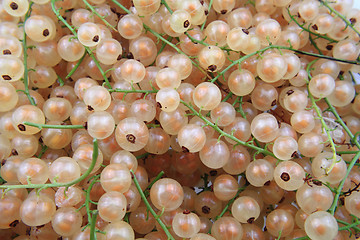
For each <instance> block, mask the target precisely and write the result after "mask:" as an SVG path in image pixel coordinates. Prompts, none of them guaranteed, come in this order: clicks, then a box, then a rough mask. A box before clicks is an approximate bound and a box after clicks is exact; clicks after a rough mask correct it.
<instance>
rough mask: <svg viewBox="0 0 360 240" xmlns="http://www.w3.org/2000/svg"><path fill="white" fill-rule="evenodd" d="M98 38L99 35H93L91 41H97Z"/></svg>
mask: <svg viewBox="0 0 360 240" xmlns="http://www.w3.org/2000/svg"><path fill="white" fill-rule="evenodd" d="M99 39H100V37H99V35H95V36H94V37H93V39H92V40H93V42H98V41H99Z"/></svg>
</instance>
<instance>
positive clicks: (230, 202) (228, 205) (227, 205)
mask: <svg viewBox="0 0 360 240" xmlns="http://www.w3.org/2000/svg"><path fill="white" fill-rule="evenodd" d="M246 187H247V186H244V187H241V188H239V190H238V191H237V193H236V195H235V196H234V197H233V198H232V199H230V200H229V201H228V203H227V204H226V206H225V207H224V209H223V210H222V211H221V213H220V214H219V215H218V216H216V218H215V219H216V220H217V219H219V218H221V217H222V216H224V214H225V213H226V211H227V210H228V209H229V207H230V205H231V204H233V202H234V201H235V199H236V198H237V197H238V196H239V195H240V193H241V192H242V191H244V190H245V189H246Z"/></svg>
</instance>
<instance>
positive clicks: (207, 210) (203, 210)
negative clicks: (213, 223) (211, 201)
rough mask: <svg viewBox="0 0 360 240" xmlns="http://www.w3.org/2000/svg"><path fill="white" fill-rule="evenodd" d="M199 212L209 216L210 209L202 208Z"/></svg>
mask: <svg viewBox="0 0 360 240" xmlns="http://www.w3.org/2000/svg"><path fill="white" fill-rule="evenodd" d="M201 211H202V212H203V213H205V214H209V213H210V208H209V207H208V206H203V207H202V208H201Z"/></svg>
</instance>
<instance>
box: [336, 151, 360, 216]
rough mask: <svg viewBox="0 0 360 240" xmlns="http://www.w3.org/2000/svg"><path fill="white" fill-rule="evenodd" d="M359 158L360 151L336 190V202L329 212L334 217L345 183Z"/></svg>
mask: <svg viewBox="0 0 360 240" xmlns="http://www.w3.org/2000/svg"><path fill="white" fill-rule="evenodd" d="M359 157H360V151H359V152H358V153H357V154H356V155H355V157H354V158H353V159H352V160H351V162H350V164H349V166H348V168H347V171H346V175H345V177H344V178H343V180H341V182H340V184H339V186H338V187H337V188H336V194H335V197H334V201H333V203H332V205H331V207H330V209H329V212H330V213H331V214H332V215H334V214H335V210H336V207H337V205H338V201H339V197H340V195H341V191H342V189H343V187H344V184H345V181H346V179H347V177H348V176H349V174H350V171H351V169H352V168H353V167H354V165H355V163H356V161H357V160H358V159H359Z"/></svg>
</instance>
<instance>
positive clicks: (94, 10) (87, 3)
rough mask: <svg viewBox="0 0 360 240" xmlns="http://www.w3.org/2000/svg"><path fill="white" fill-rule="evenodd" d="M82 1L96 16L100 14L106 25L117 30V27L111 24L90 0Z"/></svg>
mask: <svg viewBox="0 0 360 240" xmlns="http://www.w3.org/2000/svg"><path fill="white" fill-rule="evenodd" d="M82 1H83V2H84V3H85V5H86V6H87V7H88V8H89V9H90V10H91V11H92V12H93V13H94V14H95V15H96V16H98V17H99V18H100V19H101V21H103V22H104V23H105V25H106V26H108V27H109V28H111V29H112V30H114V31H115V32H117V30H116V28H115V27H114V26H113V25H111V24H110V23H109V22H108V21H106V19H105V17H104V16H101V15H100V14H99V13H98V12H97V11H96V9H95V8H94V7H93V6H92V5H91V4H90V3H89V2H88V1H86V0H82Z"/></svg>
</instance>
